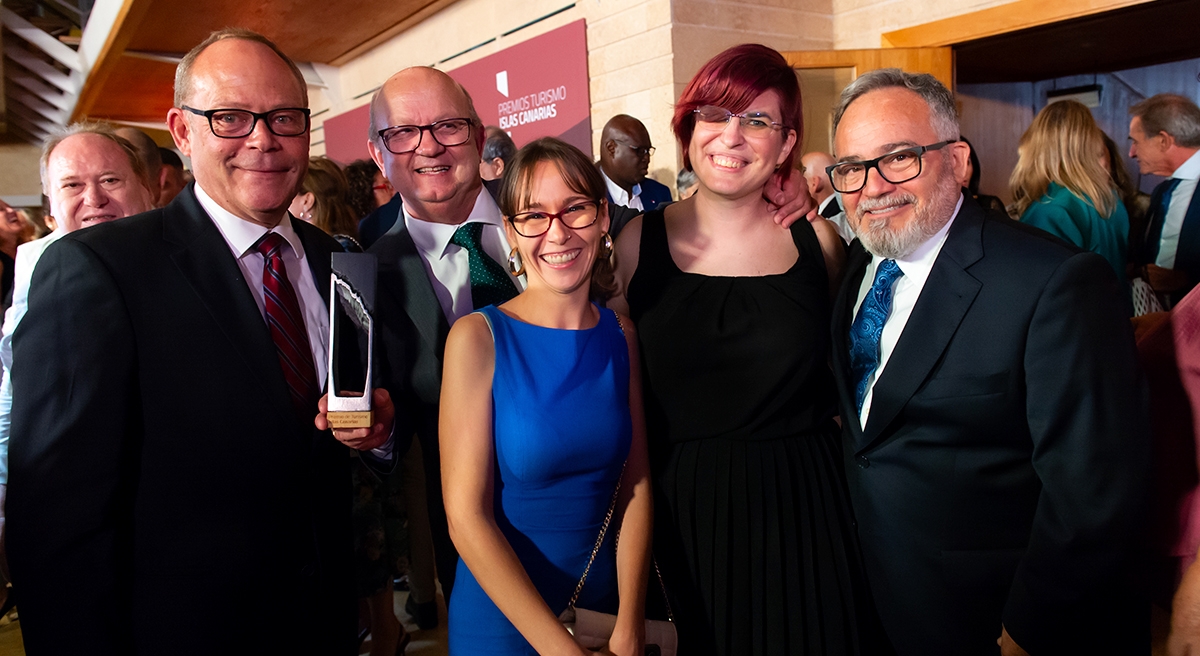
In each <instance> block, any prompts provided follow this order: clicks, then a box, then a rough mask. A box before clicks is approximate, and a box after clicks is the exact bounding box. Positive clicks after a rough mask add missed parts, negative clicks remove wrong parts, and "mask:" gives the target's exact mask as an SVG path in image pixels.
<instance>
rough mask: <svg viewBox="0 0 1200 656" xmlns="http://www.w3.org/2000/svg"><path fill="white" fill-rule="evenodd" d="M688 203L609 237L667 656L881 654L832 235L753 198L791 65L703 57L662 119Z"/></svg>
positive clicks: (778, 148) (793, 123) (785, 103)
mask: <svg viewBox="0 0 1200 656" xmlns="http://www.w3.org/2000/svg"><path fill="white" fill-rule="evenodd" d="M672 127H673V128H674V131H675V135H676V137H677V138H678V139H679V143H680V145H681V146H682V147H683V152H684V166H685V167H687V168H688V169H690V170H692V171H695V173H696V177H697V179H698V181H699V188H698V190H697V191H696V193H695V195H693V196H692V197H691V198H688V199H687V200H681V201H679V202H677V203H675V204H673V205H670V206H668V207H666V208H665V209H663V210H655V211H652V212H647V213H646V214H644V215H643V216H641V217H639V218H635V219H634V220H633V221H631V222H630V223H629V225H628V226H627V227H626V228H625V229H624V230H623V231H622V232H621V236H620V239H618V240H617V242H618V243H617V283H618V287H619V291H618V294H617V296H616V297H614V298H613V299H612V300H611V301H610V307H613V308H614V309H617V311H622V310H623V309H624V308H626V307H628V309H629V311H630V314H631V316H632V317H633V320H634V322H635V323H636V324H637V327H638V333H639V335H640V339H641V347H642V354H643V357H644V362H645V376H644V380H645V387H646V424H647V434H648V436H649V440H650V444H651V447H650V449H651V454H652V463H653V481H654V485H655V500H656V506H655V513H654V516H655V537H654V551H655V556H656V558H657V563H658V565H659V567H660V568H661V570H662V574H663V578H664V580H665V584H666V588H667V593H668V596H669V597H670V599H671V606H672V610H673V611H674V614H675V619H676V624H677V626H678V630H679V641H680V649H679V651H680V653H681V654H720V655H722V656H725V655H737V656H743V655H758V654H773V655H779V656H797V655H801V654H855V653H879V652H876V651H873V650H872V649H871V648H870V647H865V646H863V645H862V644H861V643H860V641H859V633H860V630H861V629H862V624H863V623H865V622H866V620H865V619H864V618H866V617H869V613H870V610H869V608H870V605H871V602H870V600H869V598H868V597H867V596H866V594H865V586H864V585H863V572H862V569H861V565H860V557H859V554H858V548H857V542H856V537H855V529H854V525H853V522H852V519H851V511H850V499H849V496H848V494H847V491H846V488H845V481H844V473H843V469H842V459H841V445H840V434H841V433H840V429H839V427H838V425H837V424H836V423H835V422H834V415H835V414H836V391H835V387H834V381H833V374H832V372H831V371H830V369H829V365H828V357H829V342H830V338H829V322H830V280H837V279H838V273H839V270H840V267H841V262H842V257H843V253H842V241H841V238H840V237H839V236H838V234H837V231H836V230H835V229H834V228H833V226H832V225H830V224H829V223H828V222H825V221H819V222H817V223H815V224H813V223H809V222H808V221H797V222H796V223H794V224H792V226H791V228H790V229H788V228H782V227H780V226H779V225H777V224H776V223H775V222H774V221H772V220H771V212H770V210H769V209H768V207H767V205H766V203H765V201H764V200H763V198H762V188H763V185H764V184H765V183H766V182H767V180H768V179H770V178H771V177H772V176H783V175H787V174H789V173H790V172H791V170H792V160H793V157H794V149H795V147H796V145H797V141H798V140H799V137H800V134H801V132H802V131H803V125H802V112H801V101H800V88H799V85H798V84H797V81H796V74H795V71H794V70H793V69H792V68H791V66H789V65H788V63H787V61H786V60H785V59H784V58H783V56H782V55H780V54H779V53H778V52H776V51H774V50H771V49H770V48H767V47H765V46H760V45H742V46H736V47H734V48H730V49H729V50H726V51H725V52H723V53H721V54H719V55H717V56H716V57H715V58H713V59H712V60H711V61H709V62H708V63H707V64H705V65H704V66H703V67H702V68H701V70H700V72H699V73H697V74H696V77H694V78H693V79H692V81H691V82H690V83H689V84H688V86H687V88H686V89H685V90H684V92H683V95H682V97H681V98H680V99H679V102H678V103H677V104H676V109H675V118H674V121H673V123H672Z"/></svg>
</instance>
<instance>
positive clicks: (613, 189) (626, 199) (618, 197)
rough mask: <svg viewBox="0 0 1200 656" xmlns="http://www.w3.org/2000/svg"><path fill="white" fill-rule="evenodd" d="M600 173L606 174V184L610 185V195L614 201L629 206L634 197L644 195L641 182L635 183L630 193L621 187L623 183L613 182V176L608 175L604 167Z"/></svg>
mask: <svg viewBox="0 0 1200 656" xmlns="http://www.w3.org/2000/svg"><path fill="white" fill-rule="evenodd" d="M600 175H602V176H604V186H606V187H608V195H609V196H611V197H612V200H613V202H614V203H616V204H617V205H624V206H625V207H629V203H630V202H632V201H633V199H634V198H636V197H638V196H641V195H642V185H641V183H638V184H635V185H633V193H632V194H630V193H626V191H625V190H624V189H622V188H621V185H619V184H617V183H615V182H613V181H612V178H610V177H608V174H607V173H605V172H604V169H603V168H601V169H600Z"/></svg>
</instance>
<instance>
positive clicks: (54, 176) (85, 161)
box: [41, 123, 154, 232]
mask: <svg viewBox="0 0 1200 656" xmlns="http://www.w3.org/2000/svg"><path fill="white" fill-rule="evenodd" d="M41 171H42V190H43V191H44V192H45V194H46V197H47V198H48V199H49V201H50V213H51V215H52V216H53V217H54V219H55V222H56V223H57V225H58V227H59V229H61V230H63V231H64V232H72V231H74V230H78V229H80V228H85V227H87V226H90V225H94V224H97V223H103V222H106V221H112V220H115V219H120V218H124V217H126V216H130V215H133V214H140V213H141V212H146V211H149V210H151V209H153V208H154V198H153V197H152V196H151V195H150V185H149V182H148V180H147V175H146V170H145V168H144V167H143V165H142V161H141V159H140V158H139V157H138V156H137V151H135V150H134V148H133V146H132V145H130V143H129V142H128V141H126V140H124V139H122V138H121V137H119V136H117V135H116V133H114V132H113V130H112V128H110V127H108V126H106V125H103V124H98V123H76V124H73V125H70V126H68V127H67V128H65V129H64V130H62V131H60V132H59V133H56V134H54V135H52V136H51V137H50V138H49V139H47V140H46V143H45V144H44V145H43V148H42V162H41Z"/></svg>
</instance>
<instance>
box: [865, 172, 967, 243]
mask: <svg viewBox="0 0 1200 656" xmlns="http://www.w3.org/2000/svg"><path fill="white" fill-rule="evenodd" d="M960 193H961V191H960V188H959V186H958V181H956V180H955V179H954V176H952V175H944V176H942V177H941V178H940V179H939V180H938V186H937V188H936V189H935V190H934V193H933V194H931V195H930V197H929V199H928V200H926V201H921V199H919V198H918V197H917V196H916V195H915V194H912V193H910V192H900V191H897V192H895V193H892V194H888V195H886V196H879V197H876V198H860V199H859V200H858V207H856V208H855V209H854V214H853V216H852V217H851V219H852V220H851V227H853V228H854V233H855V235H857V236H858V240H859V241H861V242H862V245H863V247H864V248H866V249H867V251H868V252H870V253H871V254H873V255H878V256H879V257H882V258H885V259H890V260H897V259H903V258H906V257H908V256H909V255H912V253H913V252H914V251H916V250H917V249H918V248H919V247H920V246H921V244H924V243H925V242H927V241H929V239H930V237H933V236H934V235H936V234H937V232H938V230H941V229H942V226H944V225H946V222H947V221H949V220H950V216H951V215H952V214H953V213H954V207H955V205H957V204H958V196H959V194H960ZM904 204H911V205H913V217H912V219H911V220H909V221H908V222H907V223H905V224H904V225H902V226H899V227H893V226H892V225H890V220H889V219H887V218H881V219H872V218H870V217H869V216H867V214H866V213H867V212H868V211H871V210H878V209H883V208H886V207H894V206H898V205H904Z"/></svg>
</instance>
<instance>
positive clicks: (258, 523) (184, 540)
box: [7, 187, 356, 656]
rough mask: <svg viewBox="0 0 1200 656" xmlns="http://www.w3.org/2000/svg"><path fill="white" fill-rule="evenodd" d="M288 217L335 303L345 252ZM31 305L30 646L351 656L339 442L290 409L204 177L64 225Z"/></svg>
mask: <svg viewBox="0 0 1200 656" xmlns="http://www.w3.org/2000/svg"><path fill="white" fill-rule="evenodd" d="M292 225H293V227H294V228H295V229H296V232H297V234H299V236H300V239H301V240H302V242H303V243H304V249H305V253H306V257H307V260H308V264H309V266H310V268H311V270H312V274H313V277H314V279H315V281H316V282H317V289H318V290H321V292H322V294H328V289H329V287H328V283H327V282H325V283H324V284H322V281H328V280H329V253H331V252H333V251H335V250H339V248H338V245H337V243H336V242H334V241H333V240H332V239H331V238H329V237H328V236H326V235H325V234H324V233H322V232H321V231H319V230H318V229H316V228H314V227H312V226H310V225H308V224H307V223H304V222H303V221H297V220H292ZM325 300H326V303H328V298H326V299H325ZM29 301H30V302H29V311H28V314H27V315H26V316H25V318H24V320H23V321H22V322H21V325H20V328H19V329H18V330H17V332H16V335H15V338H14V362H15V365H14V367H13V384H14V388H15V394H14V401H15V406H14V408H13V430H12V449H11V456H10V458H11V462H10V466H11V475H10V480H9V490H8V504H7V511H8V530H9V534H8V545H9V558H10V563H11V566H12V574H13V579H14V582H15V584H16V585H17V586H19V587H20V588H21V628H22V632H23V634H24V640H25V647H26V650H27V652H28V653H29V654H30V655H31V656H38V655H39V654H64V655H65V654H100V655H107V654H113V655H117V654H119V655H129V654H174V655H189V654H196V655H197V656H199V655H205V656H210V655H211V654H218V653H219V654H251V653H254V654H258V653H288V654H312V655H313V656H318V655H320V656H326V655H329V654H354V653H356V652H355V640H354V638H355V635H354V634H355V594H354V586H353V578H352V568H351V564H352V563H351V553H352V533H351V522H350V501H351V496H350V495H351V491H350V470H349V464H350V458H349V453H347V449H346V447H344V446H342V445H340V444H339V443H338V442H337V441H336V440H334V439H333V437H332V436H331V435H330V434H329V433H328V432H322V431H317V430H315V429H314V428H313V427H312V425H311V423H308V422H305V421H304V420H302V419H301V418H299V417H297V415H296V413H295V410H294V406H293V405H292V402H291V398H290V396H289V393H288V387H287V384H286V383H285V381H284V378H283V373H282V371H281V370H280V365H279V360H278V358H277V356H276V351H275V346H274V343H273V342H272V341H271V337H270V334H269V332H268V329H267V326H266V323H265V322H264V320H263V317H262V314H261V313H260V311H259V309H258V306H257V304H256V303H255V301H254V298H253V296H252V295H251V293H250V289H249V287H248V286H247V284H246V281H245V280H244V278H243V276H242V272H241V270H240V269H239V268H238V266H237V263H236V261H235V260H234V258H233V256H232V255H231V253H230V251H229V247H228V245H227V244H226V242H225V240H224V238H223V237H222V236H221V234H220V232H219V231H218V230H217V228H216V226H215V224H213V223H212V221H211V219H210V218H209V217H208V216H207V214H206V213H205V212H204V211H203V209H202V208H201V207H200V205H199V203H198V202H197V201H196V197H195V194H194V193H193V191H192V189H191V188H190V187H189V188H188V189H185V190H184V191H183V192H182V193H181V194H179V196H178V197H177V198H176V199H175V200H174V201H173V202H172V203H171V204H170V205H169V206H167V207H165V208H162V209H156V210H153V211H151V212H147V213H145V214H142V215H139V216H136V217H130V218H128V219H123V220H121V221H118V222H115V223H111V224H107V225H103V226H98V227H95V228H88V229H86V230H82V231H78V232H75V233H72V234H70V235H67V236H65V237H63V238H62V239H61V240H60V241H59V242H58V243H55V244H53V245H52V246H51V247H50V248H49V249H47V251H46V253H45V255H44V256H43V257H42V259H41V261H40V262H39V264H38V267H37V269H36V271H35V273H34V276H33V282H32V286H31V293H30V296H29ZM314 414H315V408H314Z"/></svg>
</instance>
